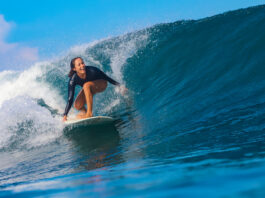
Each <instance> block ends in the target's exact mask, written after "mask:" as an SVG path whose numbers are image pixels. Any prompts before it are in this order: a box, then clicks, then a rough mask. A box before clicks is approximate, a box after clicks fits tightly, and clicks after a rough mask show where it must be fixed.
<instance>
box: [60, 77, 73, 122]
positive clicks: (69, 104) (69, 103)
mask: <svg viewBox="0 0 265 198" xmlns="http://www.w3.org/2000/svg"><path fill="white" fill-rule="evenodd" d="M74 95H75V82H74V78H71V79H70V80H69V82H68V100H67V104H66V107H65V110H64V114H63V121H66V120H67V114H68V112H69V111H70V109H71V107H72V105H73V101H74Z"/></svg>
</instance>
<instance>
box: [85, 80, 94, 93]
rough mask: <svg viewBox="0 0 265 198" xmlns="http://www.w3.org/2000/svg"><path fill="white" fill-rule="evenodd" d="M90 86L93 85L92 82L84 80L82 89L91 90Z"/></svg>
mask: <svg viewBox="0 0 265 198" xmlns="http://www.w3.org/2000/svg"><path fill="white" fill-rule="evenodd" d="M92 86H93V82H86V83H85V84H84V85H83V89H84V90H89V91H91V90H92Z"/></svg>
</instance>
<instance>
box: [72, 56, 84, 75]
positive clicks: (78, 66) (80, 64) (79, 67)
mask: <svg viewBox="0 0 265 198" xmlns="http://www.w3.org/2000/svg"><path fill="white" fill-rule="evenodd" d="M73 70H74V71H76V73H77V74H85V73H86V70H85V63H84V61H83V60H82V59H81V58H78V59H76V60H75V67H74V69H73Z"/></svg>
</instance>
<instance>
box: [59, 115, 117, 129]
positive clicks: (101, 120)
mask: <svg viewBox="0 0 265 198" xmlns="http://www.w3.org/2000/svg"><path fill="white" fill-rule="evenodd" d="M112 122H114V119H113V118H112V117H109V116H95V117H90V118H84V119H69V120H67V121H65V122H64V124H65V125H66V126H67V127H68V126H73V127H77V126H94V125H106V124H110V123H112Z"/></svg>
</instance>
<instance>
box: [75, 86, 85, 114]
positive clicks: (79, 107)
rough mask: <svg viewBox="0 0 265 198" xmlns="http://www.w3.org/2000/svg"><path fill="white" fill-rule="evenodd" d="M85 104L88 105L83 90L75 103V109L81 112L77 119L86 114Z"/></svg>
mask: <svg viewBox="0 0 265 198" xmlns="http://www.w3.org/2000/svg"><path fill="white" fill-rule="evenodd" d="M85 104H86V98H85V94H84V90H83V89H82V90H81V91H80V92H79V94H78V95H77V97H76V99H75V102H74V108H76V109H77V110H79V111H80V113H79V114H78V115H77V117H79V116H80V115H85V114H86V107H85Z"/></svg>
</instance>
